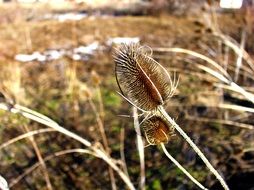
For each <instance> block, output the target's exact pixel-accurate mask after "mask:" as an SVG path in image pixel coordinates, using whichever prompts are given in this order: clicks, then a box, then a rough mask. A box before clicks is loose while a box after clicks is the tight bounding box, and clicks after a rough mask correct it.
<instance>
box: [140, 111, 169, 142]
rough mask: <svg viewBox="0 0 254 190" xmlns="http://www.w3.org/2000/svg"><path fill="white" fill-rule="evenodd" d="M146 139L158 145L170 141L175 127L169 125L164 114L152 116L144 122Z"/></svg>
mask: <svg viewBox="0 0 254 190" xmlns="http://www.w3.org/2000/svg"><path fill="white" fill-rule="evenodd" d="M142 128H143V130H144V133H145V136H146V139H147V141H148V143H149V144H151V145H157V144H160V143H168V141H169V140H170V138H171V137H172V136H173V135H174V128H173V127H171V126H169V125H168V123H167V122H166V121H165V120H164V119H163V117H162V116H158V115H155V116H152V117H151V118H149V119H147V120H145V121H144V123H143V124H142Z"/></svg>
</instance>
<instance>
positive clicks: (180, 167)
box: [161, 143, 208, 190]
mask: <svg viewBox="0 0 254 190" xmlns="http://www.w3.org/2000/svg"><path fill="white" fill-rule="evenodd" d="M161 148H162V150H163V151H164V153H165V154H166V156H167V157H168V158H169V159H170V160H171V161H172V162H173V163H174V164H175V165H176V166H177V167H178V168H179V169H180V170H182V172H183V173H184V174H185V175H186V176H187V177H188V178H189V179H190V180H191V181H193V183H195V184H196V185H197V186H199V187H200V189H204V190H208V189H207V188H205V187H204V186H203V185H202V184H201V183H199V182H198V181H197V180H196V179H195V178H194V177H192V175H191V174H190V173H189V172H188V171H187V170H186V169H185V168H184V167H183V166H182V165H181V164H179V163H178V162H177V160H176V159H174V157H172V156H171V155H170V154H169V152H168V151H167V149H166V147H165V146H164V144H163V143H161Z"/></svg>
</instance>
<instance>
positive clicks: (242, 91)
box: [197, 64, 254, 103]
mask: <svg viewBox="0 0 254 190" xmlns="http://www.w3.org/2000/svg"><path fill="white" fill-rule="evenodd" d="M197 67H198V68H200V69H202V70H204V71H206V72H207V73H209V74H211V75H213V76H214V77H216V78H217V79H219V80H221V81H223V82H224V83H226V84H228V85H229V86H230V87H231V88H232V89H234V91H235V92H238V93H240V94H242V95H243V96H244V97H245V98H246V99H247V100H249V101H251V102H252V103H254V94H252V93H250V92H247V91H246V90H245V89H243V88H242V87H240V86H239V85H238V84H236V83H234V82H232V81H231V80H228V79H227V78H226V77H224V76H223V75H221V74H220V73H218V72H217V71H214V70H213V69H211V68H209V67H206V66H203V65H199V64H198V65H197Z"/></svg>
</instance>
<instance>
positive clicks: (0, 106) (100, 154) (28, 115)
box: [0, 103, 135, 190]
mask: <svg viewBox="0 0 254 190" xmlns="http://www.w3.org/2000/svg"><path fill="white" fill-rule="evenodd" d="M0 109H2V110H5V111H10V112H11V113H15V114H21V115H22V116H24V117H26V118H28V119H31V120H33V121H36V122H38V123H41V124H43V125H46V126H48V127H51V128H53V129H55V130H56V131H58V132H60V133H62V134H64V135H65V136H67V137H70V138H72V139H75V140H76V141H78V142H80V143H82V144H83V145H85V146H87V147H88V148H90V149H91V150H92V151H93V152H94V154H96V155H98V157H100V158H101V159H103V160H104V161H105V162H106V163H107V164H109V165H110V167H112V168H113V169H114V170H115V171H116V173H118V174H119V176H120V177H121V178H122V180H123V181H124V182H125V184H126V185H127V186H128V188H129V189H131V190H134V189H135V187H134V185H133V184H132V183H131V181H130V179H129V178H128V177H127V176H126V175H125V173H124V172H123V171H122V170H121V169H120V168H119V167H118V166H117V165H116V163H115V162H114V161H113V159H112V158H111V157H109V156H108V154H107V153H105V151H103V150H101V149H99V148H97V147H94V146H92V144H91V142H89V141H88V140H86V139H85V138H83V137H81V136H79V135H77V134H75V133H73V132H71V131H69V130H67V129H65V128H64V127H62V126H60V125H58V124H57V123H56V122H49V121H52V120H51V119H49V118H48V119H46V120H44V119H43V118H41V117H39V116H37V115H41V114H39V113H38V114H37V112H35V111H30V112H24V111H22V110H20V109H18V108H17V107H16V105H14V106H13V107H12V108H11V109H10V107H9V105H8V104H5V103H0ZM27 109H28V108H27ZM31 112H32V113H34V114H31ZM44 117H46V116H44Z"/></svg>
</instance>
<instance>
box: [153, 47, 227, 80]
mask: <svg viewBox="0 0 254 190" xmlns="http://www.w3.org/2000/svg"><path fill="white" fill-rule="evenodd" d="M153 50H154V51H159V52H175V53H184V54H188V55H192V56H194V57H197V58H200V59H202V60H204V61H206V62H207V63H209V64H211V65H212V66H214V67H215V68H216V69H218V70H219V71H220V72H221V73H222V74H223V75H225V76H226V77H227V78H228V79H229V80H231V77H230V76H229V74H228V73H227V72H226V71H225V69H223V67H221V66H220V65H219V64H218V63H216V62H215V61H214V60H212V59H210V58H209V57H207V56H205V55H203V54H200V53H197V52H195V51H192V50H188V49H183V48H153Z"/></svg>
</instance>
